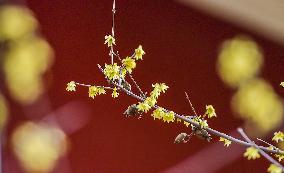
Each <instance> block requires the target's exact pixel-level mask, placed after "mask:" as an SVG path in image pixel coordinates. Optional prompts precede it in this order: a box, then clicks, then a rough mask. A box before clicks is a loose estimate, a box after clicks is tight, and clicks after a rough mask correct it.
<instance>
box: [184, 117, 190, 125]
mask: <svg viewBox="0 0 284 173" xmlns="http://www.w3.org/2000/svg"><path fill="white" fill-rule="evenodd" d="M185 117H186V118H189V117H190V116H185ZM183 124H184V125H185V126H186V127H188V126H189V125H190V123H188V122H186V121H183Z"/></svg>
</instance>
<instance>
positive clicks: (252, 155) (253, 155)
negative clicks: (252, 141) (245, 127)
mask: <svg viewBox="0 0 284 173" xmlns="http://www.w3.org/2000/svg"><path fill="white" fill-rule="evenodd" d="M244 157H247V159H248V160H250V159H253V160H254V159H258V158H260V155H259V153H258V149H256V148H255V147H249V148H247V150H246V152H245V153H244Z"/></svg>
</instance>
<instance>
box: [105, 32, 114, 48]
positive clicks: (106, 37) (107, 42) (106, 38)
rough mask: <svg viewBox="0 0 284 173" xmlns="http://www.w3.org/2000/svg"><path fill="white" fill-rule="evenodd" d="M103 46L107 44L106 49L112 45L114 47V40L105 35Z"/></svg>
mask: <svg viewBox="0 0 284 173" xmlns="http://www.w3.org/2000/svg"><path fill="white" fill-rule="evenodd" d="M105 44H107V47H111V46H112V45H115V38H113V37H112V36H111V35H106V36H105Z"/></svg>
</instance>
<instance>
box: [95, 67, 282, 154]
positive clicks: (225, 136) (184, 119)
mask: <svg viewBox="0 0 284 173" xmlns="http://www.w3.org/2000/svg"><path fill="white" fill-rule="evenodd" d="M98 67H99V69H100V71H101V72H102V73H103V69H102V67H101V66H100V65H99V64H98ZM105 78H106V79H107V77H106V76H105ZM111 83H112V84H113V85H115V86H117V87H118V88H120V89H121V90H122V91H124V92H125V93H127V94H128V95H130V96H132V97H133V98H136V99H138V100H140V101H144V100H145V99H144V98H142V97H140V96H138V95H136V94H134V93H133V92H131V91H129V90H126V89H125V88H123V86H121V85H118V84H116V83H114V82H112V81H111ZM153 107H154V108H158V107H159V106H158V105H155V106H153ZM161 108H162V107H161ZM164 110H165V111H169V110H167V109H164ZM174 115H175V117H176V118H179V119H181V120H183V121H185V122H188V123H191V124H193V125H194V126H197V127H199V126H200V125H199V124H198V123H196V122H194V121H193V120H192V119H193V118H194V117H195V116H190V118H187V117H185V116H184V115H179V114H177V113H174ZM203 129H205V130H207V131H208V132H209V133H211V134H213V135H215V136H219V137H223V138H226V139H228V140H230V141H232V142H234V143H237V144H240V145H244V146H248V147H249V146H253V145H252V144H251V143H249V142H246V141H243V140H240V139H237V138H234V137H232V136H229V135H227V134H225V133H222V132H219V131H217V130H214V129H211V128H209V127H205V128H203ZM258 147H259V148H260V149H261V150H264V151H266V152H270V153H274V154H282V155H284V151H282V150H274V149H268V148H266V147H264V146H258Z"/></svg>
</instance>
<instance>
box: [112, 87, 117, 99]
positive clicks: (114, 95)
mask: <svg viewBox="0 0 284 173" xmlns="http://www.w3.org/2000/svg"><path fill="white" fill-rule="evenodd" d="M118 95H119V93H118V92H117V88H116V87H114V89H113V90H112V94H111V96H112V97H113V98H117V97H118Z"/></svg>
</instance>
